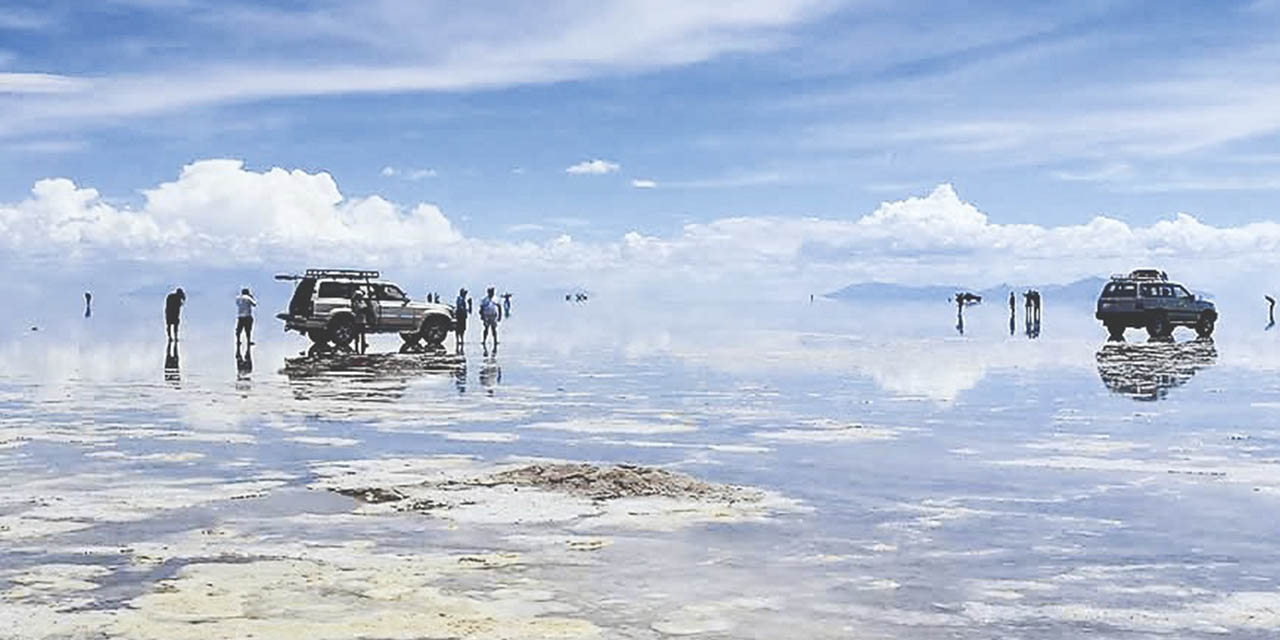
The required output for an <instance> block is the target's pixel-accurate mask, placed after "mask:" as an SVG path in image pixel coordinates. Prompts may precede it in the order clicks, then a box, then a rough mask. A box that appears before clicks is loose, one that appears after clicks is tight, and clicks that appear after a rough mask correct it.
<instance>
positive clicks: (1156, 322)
mask: <svg viewBox="0 0 1280 640" xmlns="http://www.w3.org/2000/svg"><path fill="white" fill-rule="evenodd" d="M1095 317H1097V318H1098V319H1099V320H1101V321H1102V324H1103V325H1105V326H1106V327H1107V332H1108V333H1110V334H1111V338H1112V339H1113V340H1119V339H1121V338H1123V337H1124V330H1125V329H1127V328H1129V327H1137V328H1145V329H1146V330H1147V335H1149V336H1150V337H1152V338H1168V337H1170V336H1171V335H1172V334H1173V329H1174V327H1179V326H1181V327H1191V328H1194V329H1195V330H1196V333H1197V334H1198V335H1199V336H1200V337H1202V338H1207V337H1209V336H1211V335H1213V325H1214V323H1216V322H1217V321H1218V310H1217V309H1216V308H1215V307H1214V306H1213V303H1212V302H1209V301H1208V300H1202V299H1200V297H1199V296H1196V295H1194V294H1192V293H1191V292H1189V291H1187V289H1186V287H1183V286H1182V285H1180V284H1178V283H1176V282H1170V281H1169V277H1168V276H1167V275H1165V273H1164V272H1163V271H1157V270H1155V269H1138V270H1136V271H1133V272H1132V273H1130V274H1129V275H1126V276H1112V277H1111V282H1108V283H1107V285H1106V286H1105V287H1103V288H1102V295H1101V296H1099V297H1098V311H1097V313H1096V314H1095Z"/></svg>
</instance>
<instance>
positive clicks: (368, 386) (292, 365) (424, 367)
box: [281, 350, 467, 402]
mask: <svg viewBox="0 0 1280 640" xmlns="http://www.w3.org/2000/svg"><path fill="white" fill-rule="evenodd" d="M466 367H467V362H466V358H464V357H463V356H458V355H454V354H450V353H447V352H445V351H443V350H440V351H436V352H432V353H421V354H419V353H414V354H401V353H363V354H357V353H325V354H317V355H308V356H302V357H297V358H286V359H285V361H284V369H282V370H281V373H283V374H284V375H285V376H286V377H288V379H289V385H290V387H291V388H292V390H293V395H294V397H295V398H297V399H299V400H309V399H312V398H323V399H325V400H352V401H361V402H391V401H394V400H397V399H399V398H402V397H404V394H405V392H406V391H407V390H408V388H409V383H410V381H411V380H412V379H414V378H417V377H421V376H432V375H437V376H450V377H452V378H454V379H455V380H456V379H457V377H458V376H459V375H462V376H465V375H466V373H465V372H466ZM460 372H461V373H460ZM464 379H465V378H464Z"/></svg>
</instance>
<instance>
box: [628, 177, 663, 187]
mask: <svg viewBox="0 0 1280 640" xmlns="http://www.w3.org/2000/svg"><path fill="white" fill-rule="evenodd" d="M631 186H633V187H635V188H637V189H656V188H657V187H658V183H657V182H654V181H653V180H642V179H636V180H632V181H631Z"/></svg>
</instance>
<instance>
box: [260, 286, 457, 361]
mask: <svg viewBox="0 0 1280 640" xmlns="http://www.w3.org/2000/svg"><path fill="white" fill-rule="evenodd" d="M380 277H381V276H380V274H379V273H378V272H377V271H359V270H351V269H307V271H306V273H305V274H304V275H301V276H299V275H290V274H282V275H277V276H276V279H277V280H293V281H297V283H298V284H297V286H296V287H295V288H294V290H293V298H292V299H291V300H289V310H288V311H286V312H284V313H278V314H276V317H277V318H279V319H281V320H283V321H284V329H285V331H297V332H298V333H301V334H304V335H306V336H308V337H309V338H311V341H312V342H313V343H315V344H316V345H318V346H332V347H335V348H338V349H347V348H349V347H350V345H351V342H352V341H353V340H355V338H356V332H357V325H358V322H357V318H356V316H355V313H354V312H353V311H352V309H351V300H352V297H353V296H354V295H355V292H356V291H363V292H364V296H365V299H366V300H368V301H369V307H370V314H369V317H368V318H367V319H366V322H365V327H364V330H365V331H367V332H369V333H399V334H400V337H401V339H403V340H404V346H403V347H401V351H410V350H413V349H414V348H417V347H418V346H420V345H421V344H422V343H424V342H425V343H426V345H427V346H428V347H431V348H437V347H439V346H440V345H442V344H443V343H444V340H445V338H446V337H447V336H448V335H449V330H450V329H451V328H452V327H453V308H452V307H450V306H448V305H444V304H438V303H434V302H417V301H414V300H410V299H409V296H408V295H406V294H405V293H404V290H403V289H401V288H400V287H399V286H397V285H396V284H395V283H392V282H387V281H385V280H380V279H379V278H380Z"/></svg>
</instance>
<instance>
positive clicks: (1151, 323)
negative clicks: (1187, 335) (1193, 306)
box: [1147, 313, 1173, 338]
mask: <svg viewBox="0 0 1280 640" xmlns="http://www.w3.org/2000/svg"><path fill="white" fill-rule="evenodd" d="M1172 333H1173V326H1172V325H1170V324H1169V318H1168V317H1167V316H1165V315H1164V314H1163V313H1159V314H1153V315H1152V316H1151V317H1150V318H1147V336H1148V337H1151V338H1167V337H1169V335H1170V334H1172Z"/></svg>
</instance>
